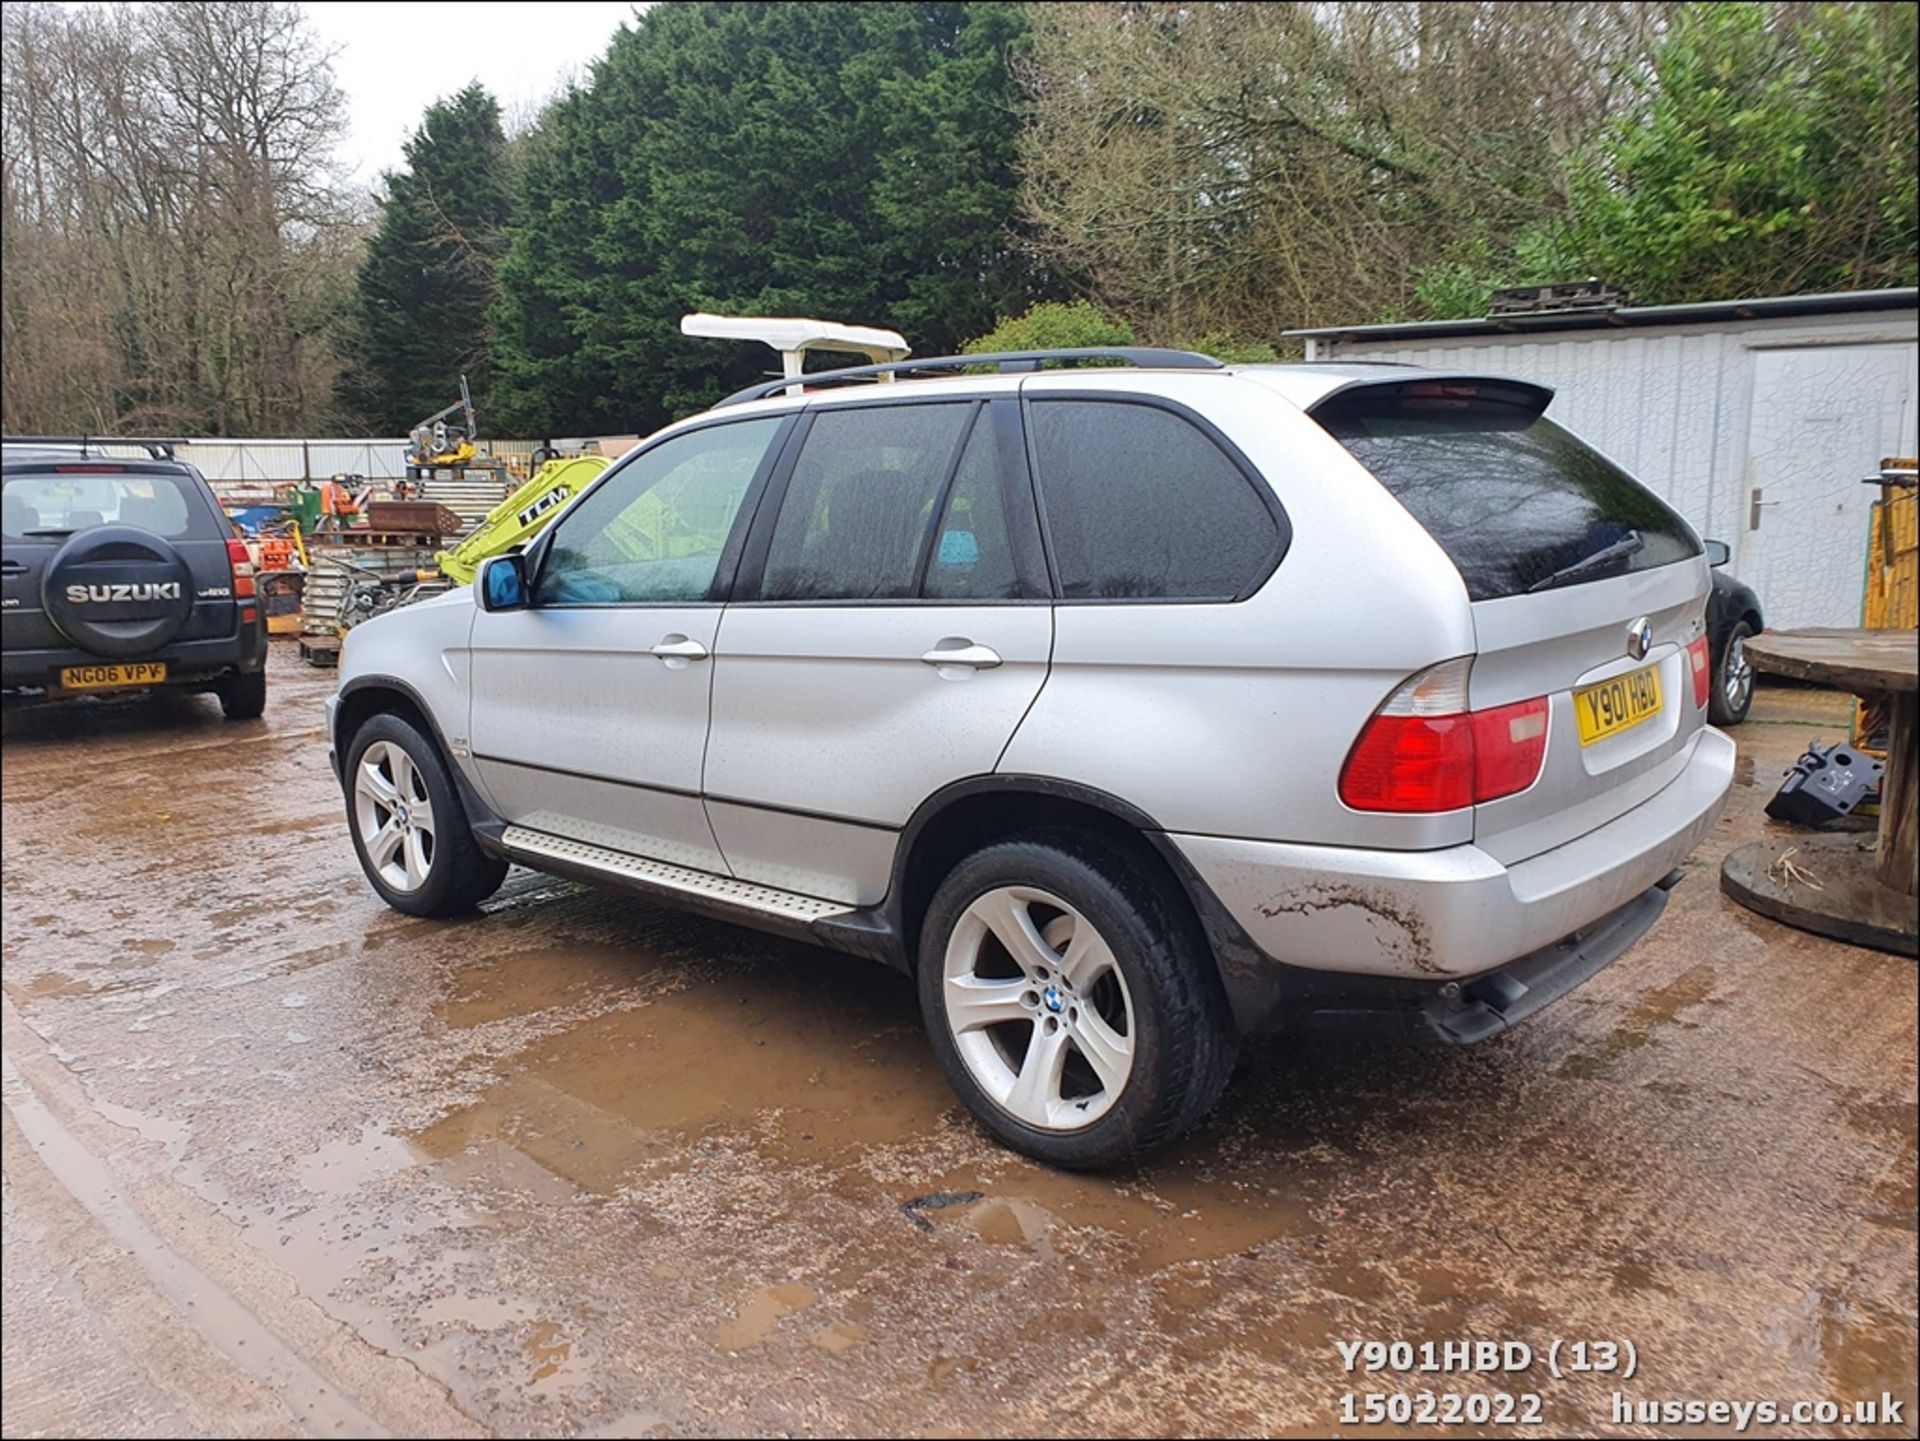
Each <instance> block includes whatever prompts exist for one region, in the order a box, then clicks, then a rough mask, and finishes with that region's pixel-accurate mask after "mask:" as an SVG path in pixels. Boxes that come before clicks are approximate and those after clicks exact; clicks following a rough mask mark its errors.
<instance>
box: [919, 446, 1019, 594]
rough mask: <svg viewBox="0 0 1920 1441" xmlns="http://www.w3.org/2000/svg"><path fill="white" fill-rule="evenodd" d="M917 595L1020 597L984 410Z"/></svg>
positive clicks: (997, 455)
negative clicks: (925, 576)
mask: <svg viewBox="0 0 1920 1441" xmlns="http://www.w3.org/2000/svg"><path fill="white" fill-rule="evenodd" d="M1022 479H1023V482H1024V477H1023V478H1022ZM920 593H921V594H922V595H924V596H926V597H927V598H928V599H930V600H1013V599H1016V598H1017V597H1018V596H1019V595H1020V577H1019V576H1018V575H1017V574H1016V573H1015V570H1014V561H1013V541H1012V536H1011V535H1010V534H1009V531H1008V527H1007V494H1006V485H1005V482H1004V480H1003V478H1002V476H1001V474H1000V448H999V445H998V443H997V441H996V439H995V437H994V433H993V422H992V419H991V418H990V417H989V416H988V414H987V412H986V411H985V410H984V409H983V410H982V411H981V412H980V414H979V417H978V418H977V419H976V420H975V421H974V424H973V434H972V435H970V436H969V437H968V438H967V448H966V450H965V451H963V452H962V453H961V456H960V468H959V470H958V471H956V472H955V473H954V477H953V488H952V490H951V491H949V492H948V495H947V508H946V510H945V512H943V513H942V515H941V517H940V530H939V533H938V534H937V535H936V537H935V538H934V543H933V554H932V555H931V556H930V557H929V558H928V560H927V578H926V581H925V583H924V584H923V585H922V586H921V588H920Z"/></svg>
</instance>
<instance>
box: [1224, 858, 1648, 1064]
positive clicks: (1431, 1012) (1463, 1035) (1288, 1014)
mask: <svg viewBox="0 0 1920 1441" xmlns="http://www.w3.org/2000/svg"><path fill="white" fill-rule="evenodd" d="M1679 879H1680V873H1679V872H1677V871H1676V872H1674V873H1673V874H1672V875H1671V876H1668V877H1666V878H1664V879H1663V880H1662V882H1661V884H1659V885H1657V886H1650V887H1648V888H1647V889H1646V890H1645V891H1643V892H1641V894H1639V895H1637V896H1635V897H1634V898H1633V899H1632V900H1630V901H1628V902H1627V903H1626V904H1625V905H1624V906H1621V907H1620V908H1619V909H1617V910H1614V911H1611V912H1609V913H1608V914H1606V915H1604V916H1602V917H1600V919H1599V920H1597V921H1595V922H1594V923H1593V924H1592V925H1589V926H1584V927H1582V928H1581V929H1580V930H1578V931H1576V932H1574V933H1573V934H1572V935H1569V936H1563V937H1561V938H1560V939H1559V940H1557V941H1555V942H1554V943H1553V944H1552V945H1550V946H1543V947H1541V948H1540V949H1539V950H1537V951H1535V952H1533V953H1532V954H1530V955H1525V956H1522V957H1520V959H1518V960H1516V961H1510V962H1508V963H1507V964H1506V965H1504V966H1501V967H1499V968H1498V969H1496V970H1491V971H1486V972H1484V973H1482V974H1480V975H1478V976H1473V977H1470V978H1468V979H1467V980H1465V981H1408V980H1400V979H1398V978H1396V977H1392V976H1358V975H1343V974H1341V973H1339V972H1335V971H1297V972H1292V973H1290V974H1291V979H1292V982H1293V984H1292V985H1291V987H1290V989H1289V991H1288V993H1287V996H1286V1000H1285V1002H1284V1004H1282V1005H1280V1006H1278V1007H1276V1008H1274V1011H1273V1013H1272V1014H1271V1015H1270V1016H1269V1017H1268V1019H1267V1021H1266V1022H1265V1024H1264V1025H1262V1026H1260V1027H1259V1028H1258V1029H1263V1030H1271V1029H1277V1028H1279V1027H1281V1026H1289V1025H1298V1024H1300V1023H1302V1022H1310V1023H1315V1024H1327V1023H1333V1024H1338V1023H1341V1022H1346V1021H1351V1022H1357V1023H1362V1024H1365V1025H1368V1026H1377V1025H1379V1024H1380V1023H1382V1022H1383V1021H1384V1022H1387V1023H1395V1022H1397V1023H1399V1024H1401V1025H1404V1026H1405V1027H1407V1028H1408V1029H1410V1030H1415V1031H1425V1032H1426V1033H1428V1034H1429V1035H1430V1036H1431V1037H1433V1038H1434V1039H1437V1040H1439V1041H1442V1042H1444V1043H1445V1044H1447V1045H1450V1046H1470V1045H1473V1044H1475V1043H1476V1042H1479V1041H1484V1040H1487V1039H1488V1038H1489V1037H1492V1036H1497V1035H1499V1034H1500V1033H1501V1032H1502V1031H1505V1030H1509V1029H1511V1028H1512V1027H1514V1026H1517V1025H1519V1024H1520V1022H1522V1021H1524V1020H1526V1019H1527V1018H1528V1017H1529V1016H1531V1015H1533V1014H1534V1013H1535V1012H1536V1011H1540V1010H1544V1009H1545V1008H1546V1007H1547V1006H1549V1005H1551V1004H1552V1003H1553V1002H1555V1001H1557V1000H1559V999H1560V998H1561V997H1562V996H1564V995H1566V994H1567V993H1568V992H1569V991H1571V990H1573V989H1574V988H1575V987H1577V986H1579V985H1581V984H1582V983H1583V982H1585V981H1587V980H1589V979H1591V978H1592V977H1593V976H1596V975H1598V974H1599V973H1600V972H1601V971H1603V970H1605V969H1606V968H1607V967H1608V966H1610V965H1611V964H1613V962H1615V961H1617V960H1618V959H1620V957H1621V956H1623V955H1625V954H1626V953H1627V952H1628V951H1629V950H1631V949H1632V948H1633V945H1634V943H1635V942H1636V941H1638V940H1639V939H1640V938H1641V937H1642V936H1644V935H1645V934H1646V933H1647V932H1648V931H1649V930H1651V929H1652V927H1653V923H1654V922H1655V921H1657V920H1659V919H1660V916H1661V913H1662V912H1663V911H1665V910H1666V908H1667V891H1668V889H1669V886H1670V885H1671V884H1673V883H1675V882H1677V881H1678V880H1679Z"/></svg>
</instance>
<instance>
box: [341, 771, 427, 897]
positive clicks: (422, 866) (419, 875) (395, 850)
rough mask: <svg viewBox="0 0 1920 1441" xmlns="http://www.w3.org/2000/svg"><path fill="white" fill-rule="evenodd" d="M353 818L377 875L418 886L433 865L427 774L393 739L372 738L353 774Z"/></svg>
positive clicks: (406, 887) (398, 885) (397, 885)
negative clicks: (377, 739) (373, 740)
mask: <svg viewBox="0 0 1920 1441" xmlns="http://www.w3.org/2000/svg"><path fill="white" fill-rule="evenodd" d="M353 818H354V824H355V825H356V826H358V827H359V830H360V843H361V845H363V846H364V847H365V848H366V852H367V859H368V861H369V862H371V863H372V865H373V868H374V870H375V871H376V872H377V873H378V874H379V876H380V879H381V880H383V881H385V882H386V883H387V884H388V885H389V886H391V887H392V888H393V889H394V890H396V891H417V890H419V889H420V887H422V886H424V885H425V884H426V883H427V873H428V871H430V870H431V869H432V868H433V800H432V798H431V797H430V796H429V795H428V794H427V778H426V777H425V776H424V775H422V774H421V773H420V768H419V767H418V766H416V765H415V764H414V763H413V758H412V757H411V756H409V755H408V754H407V753H406V752H405V751H404V750H402V749H401V748H400V747H399V746H397V745H395V744H394V743H393V742H392V741H375V742H374V743H373V744H372V745H370V746H368V747H367V748H366V750H365V751H363V752H362V753H361V755H360V765H359V768H358V769H357V770H356V771H355V772H354V777H353Z"/></svg>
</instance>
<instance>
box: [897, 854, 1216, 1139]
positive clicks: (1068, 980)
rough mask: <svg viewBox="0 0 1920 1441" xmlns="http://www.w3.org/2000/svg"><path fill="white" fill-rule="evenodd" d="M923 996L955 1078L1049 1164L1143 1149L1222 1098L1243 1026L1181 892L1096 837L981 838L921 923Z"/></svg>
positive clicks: (979, 1108) (999, 1128)
mask: <svg viewBox="0 0 1920 1441" xmlns="http://www.w3.org/2000/svg"><path fill="white" fill-rule="evenodd" d="M919 978H920V1004H921V1010H922V1012H923V1014H924V1016H925V1019H926V1025H927V1032H928V1037H929V1039H930V1040H931V1042H932V1044H933V1048H934V1052H935V1054H936V1055H937V1056H938V1057H939V1059H940V1063H941V1067H942V1069H943V1070H945V1072H946V1074H947V1079H948V1081H949V1082H951V1084H952V1085H953V1088H954V1090H955V1091H956V1092H958V1093H959V1095H960V1097H961V1099H962V1100H964V1101H965V1102H966V1103H967V1106H968V1108H969V1109H970V1110H972V1111H973V1113H974V1115H975V1116H976V1117H977V1118H978V1119H979V1120H980V1122H981V1124H982V1125H984V1126H985V1127H986V1128H987V1129H988V1130H989V1131H991V1132H992V1133H993V1134H994V1135H995V1136H996V1137H998V1138H999V1139H1000V1140H1001V1141H1003V1142H1005V1143H1006V1144H1007V1145H1009V1146H1011V1147H1013V1148H1014V1149H1015V1150H1018V1151H1022V1152H1024V1153H1025V1154H1027V1155H1029V1156H1032V1157H1033V1158H1034V1159H1036V1160H1039V1161H1044V1162H1046V1163H1047V1164H1049V1165H1054V1166H1061V1167H1065V1168H1067V1169H1074V1170H1079V1169H1094V1168H1099V1167H1106V1166H1113V1165H1118V1164H1121V1163H1123V1162H1127V1161H1131V1160H1135V1159H1137V1158H1139V1157H1141V1156H1144V1155H1145V1154H1147V1153H1148V1152H1150V1151H1152V1150H1154V1149H1156V1148H1157V1147H1159V1146H1161V1145H1164V1144H1166V1143H1167V1142H1169V1141H1171V1140H1173V1139H1175V1138H1176V1137H1178V1136H1179V1135H1181V1134H1182V1133H1183V1132H1185V1131H1187V1130H1188V1129H1190V1128H1191V1127H1192V1126H1193V1125H1195V1124H1196V1123H1197V1122H1198V1121H1199V1120H1200V1118H1201V1117H1202V1116H1203V1115H1205V1114H1206V1112H1207V1110H1208V1109H1209V1108H1210V1107H1211V1106H1212V1105H1213V1103H1214V1101H1215V1100H1216V1099H1218V1097H1219V1095H1220V1092H1221V1090H1222V1088H1223V1087H1224V1086H1225V1084H1226V1080H1227V1077H1228V1075H1229V1073H1230V1072H1231V1070H1232V1067H1233V1059H1234V1054H1235V1050H1236V1042H1237V1036H1236V1034H1235V1032H1234V1030H1233V1027H1232V1023H1231V1019H1230V1017H1229V1015H1228V1012H1227V1007H1226V1000H1225V997H1224V995H1223V994H1222V992H1221V989H1220V984H1219V978H1218V975H1217V974H1216V973H1215V971H1214V968H1213V962H1212V958H1211V957H1210V955H1209V954H1208V952H1207V947H1206V941H1205V938H1204V936H1203V935H1202V934H1201V933H1200V929H1199V926H1198V923H1197V922H1196V921H1195V920H1194V918H1193V915H1192V913H1191V911H1190V910H1189V909H1188V907H1187V906H1186V903H1185V898H1184V897H1183V896H1181V895H1180V894H1179V893H1178V891H1177V890H1176V889H1175V888H1174V886H1173V885H1172V883H1171V882H1170V881H1169V880H1168V878H1167V877H1166V876H1165V875H1164V874H1163V873H1161V872H1160V870H1159V869H1158V868H1157V867H1156V866H1154V865H1153V864H1152V860H1151V858H1150V857H1143V856H1141V855H1139V854H1137V853H1135V852H1133V851H1131V850H1129V849H1128V848H1126V847H1124V846H1121V845H1117V844H1112V843H1110V842H1108V841H1107V840H1105V839H1104V838H1101V837H1099V836H1093V835H1087V834H1084V833H1081V832H1077V831H1068V830H1048V831H1038V832H1034V833H1032V834H1030V835H1027V836H1022V837H1018V838H1016V839H1013V840H1010V841H1003V842H1000V843H998V844H995V845H992V846H988V847H987V848H985V849H984V850H981V851H978V852H976V853H975V854H974V855H972V856H970V857H969V858H967V859H966V860H965V861H962V862H961V863H960V865H959V866H957V867H956V868H955V869H954V871H953V872H952V874H950V875H949V876H948V877H947V878H946V880H945V881H944V882H943V883H942V884H941V886H940V888H939V890H938V891H937V892H936V893H935V895H934V898H933V901H932V903H931V904H930V905H929V907H928V909H927V914H926V917H925V919H924V921H923V923H922V926H921V939H920V957H919Z"/></svg>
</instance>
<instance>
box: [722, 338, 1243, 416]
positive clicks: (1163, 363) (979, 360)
mask: <svg viewBox="0 0 1920 1441" xmlns="http://www.w3.org/2000/svg"><path fill="white" fill-rule="evenodd" d="M1049 360H1124V361H1126V362H1127V363H1128V364H1129V365H1140V366H1151V367H1154V368H1156V369H1159V370H1225V369H1226V366H1224V365H1222V364H1221V363H1220V362H1219V361H1217V360H1215V359H1214V358H1213V357H1212V356H1211V355H1202V354H1200V353H1199V352H1198V351H1194V350H1159V349H1156V348H1154V347H1152V346H1143V345H1116V346H1095V347H1092V348H1090V349H1085V350H1007V351H999V352H996V353H994V354H992V355H931V356H922V357H921V358H919V359H916V360H890V361H888V362H886V363H885V364H884V365H855V366H851V367H849V368H848V369H845V370H817V371H815V372H813V373H812V374H811V375H790V376H786V377H785V378H783V379H780V380H768V381H763V382H762V383H760V384H758V385H749V386H748V387H747V388H746V389H745V390H741V391H736V392H735V393H734V394H732V395H729V396H728V397H727V398H726V399H725V400H723V401H721V402H720V404H719V405H716V406H715V407H714V409H715V410H719V409H722V408H724V407H726V406H729V405H742V404H744V403H746V402H747V401H749V400H765V399H766V398H767V397H768V396H770V395H778V394H779V393H780V392H781V391H783V390H789V389H791V388H792V387H794V386H796V385H798V386H802V387H805V388H807V389H815V388H823V387H828V386H835V385H852V384H854V383H855V382H857V381H862V380H883V379H899V378H900V377H903V376H908V375H917V374H919V373H920V372H922V371H941V370H964V369H966V368H967V367H968V366H970V365H991V366H994V367H995V368H996V369H998V370H999V371H1001V373H1003V374H1007V373H1013V372H1020V371H1032V370H1038V369H1039V368H1040V366H1041V364H1042V363H1043V362H1045V361H1049Z"/></svg>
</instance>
